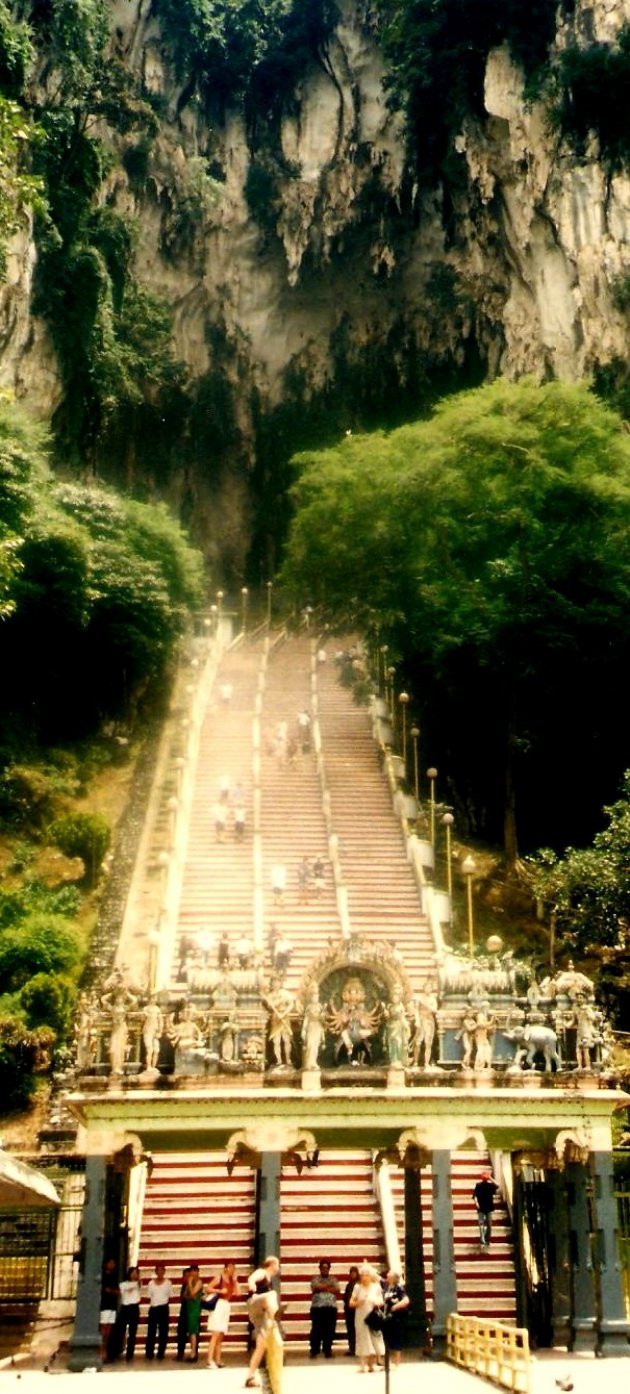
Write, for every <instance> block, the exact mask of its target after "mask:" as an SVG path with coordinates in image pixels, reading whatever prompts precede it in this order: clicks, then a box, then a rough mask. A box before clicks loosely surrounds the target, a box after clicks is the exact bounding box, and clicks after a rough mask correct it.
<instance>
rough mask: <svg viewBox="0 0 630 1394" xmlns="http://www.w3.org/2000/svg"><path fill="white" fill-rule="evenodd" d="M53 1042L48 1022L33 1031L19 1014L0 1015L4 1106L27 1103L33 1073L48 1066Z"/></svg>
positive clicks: (0, 1056) (15, 1106)
mask: <svg viewBox="0 0 630 1394" xmlns="http://www.w3.org/2000/svg"><path fill="white" fill-rule="evenodd" d="M54 1044H55V1036H54V1032H53V1031H51V1030H50V1028H49V1027H47V1026H39V1027H37V1029H36V1030H34V1031H32V1030H29V1028H28V1027H27V1026H25V1024H24V1022H23V1021H22V1020H21V1018H20V1017H19V1016H5V1017H2V1018H0V1077H1V1078H2V1104H3V1108H5V1109H6V1108H23V1107H24V1106H25V1105H26V1104H27V1103H28V1101H29V1099H30V1097H31V1094H32V1092H33V1088H34V1084H35V1076H36V1075H38V1074H42V1073H43V1072H44V1071H45V1070H47V1069H48V1068H49V1066H50V1060H51V1055H52V1051H53V1047H54Z"/></svg>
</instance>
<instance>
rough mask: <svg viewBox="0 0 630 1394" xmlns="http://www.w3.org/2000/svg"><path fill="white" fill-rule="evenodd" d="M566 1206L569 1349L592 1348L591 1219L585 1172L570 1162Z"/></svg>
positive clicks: (593, 1315) (587, 1349)
mask: <svg viewBox="0 0 630 1394" xmlns="http://www.w3.org/2000/svg"><path fill="white" fill-rule="evenodd" d="M565 1176H566V1186H567V1199H568V1206H569V1255H570V1262H571V1276H572V1288H573V1302H572V1311H571V1330H570V1349H571V1350H577V1351H592V1350H594V1348H595V1317H596V1311H595V1286H594V1282H593V1258H592V1254H591V1218H590V1208H589V1198H588V1193H587V1182H588V1171H587V1169H586V1167H585V1166H582V1164H581V1163H580V1162H570V1163H569V1165H568V1166H567V1168H566V1171H565Z"/></svg>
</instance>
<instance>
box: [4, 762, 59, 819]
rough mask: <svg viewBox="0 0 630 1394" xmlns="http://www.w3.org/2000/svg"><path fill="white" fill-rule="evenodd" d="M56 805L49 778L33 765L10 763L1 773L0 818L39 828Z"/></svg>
mask: <svg viewBox="0 0 630 1394" xmlns="http://www.w3.org/2000/svg"><path fill="white" fill-rule="evenodd" d="M53 808H54V800H53V794H52V790H51V787H50V780H49V779H48V778H47V777H46V775H45V774H44V773H43V771H42V770H41V769H37V768H36V767H35V766H32V765H11V766H10V767H9V769H8V770H4V771H3V773H2V775H0V818H4V819H5V820H6V821H7V822H8V823H13V824H14V825H15V826H17V827H21V828H32V829H33V830H36V831H38V830H40V829H41V828H42V827H43V826H44V824H45V823H46V822H47V821H48V819H49V818H50V817H51V816H52V813H53Z"/></svg>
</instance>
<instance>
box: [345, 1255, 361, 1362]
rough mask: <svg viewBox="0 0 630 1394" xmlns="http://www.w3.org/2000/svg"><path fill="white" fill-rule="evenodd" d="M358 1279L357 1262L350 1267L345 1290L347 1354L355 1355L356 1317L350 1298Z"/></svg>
mask: <svg viewBox="0 0 630 1394" xmlns="http://www.w3.org/2000/svg"><path fill="white" fill-rule="evenodd" d="M358 1281H359V1270H358V1268H357V1266H356V1263H353V1264H352V1266H351V1267H350V1268H349V1269H348V1281H347V1283H346V1286H345V1288H344V1290H343V1314H344V1317H345V1322H346V1334H347V1337H348V1349H347V1351H346V1354H347V1355H354V1354H355V1352H356V1344H357V1336H356V1324H355V1323H356V1317H355V1311H354V1308H353V1307H351V1306H350V1298H351V1297H352V1294H353V1292H354V1289H355V1287H356V1285H357V1283H358Z"/></svg>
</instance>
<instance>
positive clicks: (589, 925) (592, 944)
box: [529, 771, 630, 1024]
mask: <svg viewBox="0 0 630 1394" xmlns="http://www.w3.org/2000/svg"><path fill="white" fill-rule="evenodd" d="M605 813H606V816H607V818H608V825H607V826H606V827H605V828H603V829H602V830H601V831H600V832H598V833H597V834H596V836H595V838H594V840H593V843H592V846H590V847H587V848H582V849H580V848H573V847H570V848H569V849H568V850H567V851H566V852H565V853H564V855H562V856H558V855H557V854H556V853H555V852H553V851H551V850H546V851H543V852H539V853H538V855H537V857H536V858H535V859H532V862H531V863H530V866H529V872H530V875H531V878H532V886H533V889H534V892H535V894H536V896H537V897H538V898H539V899H540V900H541V901H542V902H543V904H544V906H545V910H546V914H547V915H548V917H549V918H550V919H551V918H553V921H554V924H555V933H556V937H557V941H558V945H557V946H558V949H560V950H564V951H565V952H569V953H574V954H575V955H576V956H579V957H580V958H582V959H585V958H589V959H591V960H594V961H595V962H596V963H597V964H598V965H599V967H598V985H599V988H600V990H601V991H602V992H603V993H604V995H605V996H606V998H607V999H608V1001H609V1003H610V1004H611V1005H614V1008H615V1012H616V1014H617V1017H618V1020H619V1022H620V1024H621V1023H622V1022H624V1021H625V1022H627V1021H628V1010H629V1009H630V882H629V880H628V865H629V864H630V771H626V774H625V775H624V780H623V786H622V796H621V798H620V799H618V800H617V802H616V803H614V804H612V805H611V806H610V807H608V808H606V809H605Z"/></svg>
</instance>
